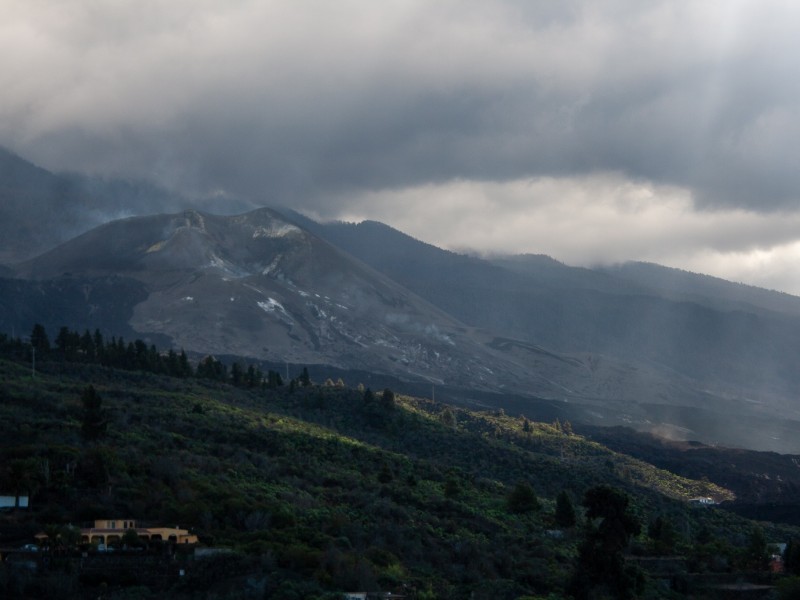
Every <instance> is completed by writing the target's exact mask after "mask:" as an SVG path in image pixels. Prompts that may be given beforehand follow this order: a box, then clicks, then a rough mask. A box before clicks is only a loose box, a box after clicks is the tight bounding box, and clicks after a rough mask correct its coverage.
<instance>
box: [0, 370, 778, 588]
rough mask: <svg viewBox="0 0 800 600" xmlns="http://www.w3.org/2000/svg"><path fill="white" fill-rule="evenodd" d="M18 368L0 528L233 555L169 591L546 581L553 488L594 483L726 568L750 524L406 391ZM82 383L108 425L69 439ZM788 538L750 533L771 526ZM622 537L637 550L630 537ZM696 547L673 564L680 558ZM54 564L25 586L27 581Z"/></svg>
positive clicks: (692, 487) (700, 490)
mask: <svg viewBox="0 0 800 600" xmlns="http://www.w3.org/2000/svg"><path fill="white" fill-rule="evenodd" d="M37 366H38V370H37V374H36V377H35V379H33V378H32V377H31V371H30V365H26V364H24V363H19V362H15V361H13V360H8V359H2V360H0V378H1V379H2V381H3V382H4V384H3V387H2V388H0V389H2V394H3V395H2V399H1V400H0V440H1V441H0V459H1V460H0V464H2V465H3V467H2V474H1V476H0V485H1V486H3V487H9V486H10V487H14V486H16V488H17V489H20V488H22V489H27V490H29V491H31V493H32V510H31V511H30V512H27V513H21V514H20V513H18V514H12V515H7V516H5V517H2V521H0V534H3V535H4V536H5V537H3V538H0V540H5V543H8V535H9V532H12V531H13V532H14V533H15V534H16V535H17V536H18V537H19V536H20V535H23V536H24V535H27V536H31V535H32V534H33V533H35V532H36V531H38V530H40V529H41V528H42V527H45V526H47V525H53V524H64V523H69V522H71V523H77V522H83V521H88V520H92V519H95V518H107V517H109V516H117V517H118V518H122V517H123V516H126V517H135V518H137V519H139V520H140V521H148V522H152V523H172V524H174V523H179V524H180V525H181V526H183V527H189V528H191V529H192V530H193V531H194V532H196V533H198V534H199V535H200V537H201V540H202V541H204V543H205V544H210V545H214V546H224V547H229V548H233V549H234V550H236V552H237V554H235V555H232V556H231V557H229V558H228V559H226V561H227V562H225V561H223V562H225V565H226V566H225V567H224V569H225V571H224V573H223V572H221V571H219V570H218V569H221V568H223V567H222V566H219V565H217V567H215V563H214V562H213V561H212V562H211V563H207V564H206V566H205V567H203V568H202V569H199V568H194V569H193V568H192V563H187V565H186V568H187V570H188V571H187V572H188V575H187V578H186V580H184V581H183V582H182V583H180V584H179V585H178V587H176V588H175V589H174V590H173V592H174V594H175V595H176V597H192V595H193V594H194V593H196V592H197V591H198V590H200V589H202V590H204V591H205V592H208V593H213V594H216V595H212V596H208V597H220V598H222V597H229V596H227V594H228V593H229V592H230V591H231V590H233V589H238V590H239V592H237V593H245V592H241V590H242V589H243V588H242V586H244V587H245V588H247V586H249V585H252V586H254V587H253V591H252V593H251V594H250V595H247V594H245V596H244V597H261V595H264V594H267V595H269V596H270V597H275V598H293V597H306V598H311V597H323V596H324V594H325V593H326V590H327V591H339V592H341V591H346V590H355V589H392V590H406V591H407V593H409V594H410V595H411V597H420V598H422V597H431V596H426V595H425V594H427V593H428V590H430V591H431V592H432V593H434V594H436V597H440V598H451V597H452V598H455V597H463V595H464V594H466V593H475V594H476V595H475V597H476V598H483V597H495V598H517V597H520V596H522V595H524V594H547V593H556V594H559V593H560V591H563V589H564V586H565V585H566V581H567V580H568V578H569V577H570V573H571V572H572V565H573V564H574V561H575V560H576V551H577V544H578V543H579V541H580V539H581V535H582V534H581V533H580V531H579V530H569V531H568V532H567V534H566V536H565V537H563V538H553V537H550V536H548V535H547V533H546V531H547V530H549V529H553V528H555V527H557V525H556V524H555V522H554V510H555V499H556V496H557V495H558V494H560V493H561V492H566V493H567V494H568V496H569V497H571V498H572V499H573V502H574V503H575V504H577V503H578V502H579V501H580V498H581V497H582V496H583V494H584V492H585V491H586V490H587V489H588V488H590V487H592V486H596V485H599V484H608V485H612V486H614V487H615V488H617V489H619V490H624V491H625V492H626V493H627V494H629V495H630V496H631V497H632V498H633V503H634V507H635V513H636V515H637V516H638V518H639V519H640V520H641V521H642V522H643V523H644V524H645V525H646V524H647V523H650V522H652V521H653V520H654V519H656V518H657V517H659V516H660V517H662V519H667V520H669V522H670V523H673V524H674V527H675V529H676V530H677V531H678V532H680V534H679V535H678V537H677V538H675V540H673V542H672V543H673V544H678V545H679V546H680V547H681V548H683V549H684V551H686V552H688V553H690V554H691V555H692V556H695V549H698V548H700V547H701V546H702V544H704V543H707V542H704V541H702V540H705V539H707V536H708V535H709V533H711V534H712V536H713V538H714V539H715V540H716V542H715V543H716V544H717V547H716V548H717V549H716V550H715V551H714V552H715V553H719V552H724V553H726V556H729V558H728V559H727V560H728V561H730V562H728V563H726V564H729V565H733V564H735V563H736V561H738V560H740V559H739V558H737V557H739V556H740V554H741V553H743V552H744V548H743V547H742V544H744V543H745V542H744V540H746V536H747V532H748V531H750V529H751V527H752V525H750V524H749V523H748V522H746V521H744V520H741V519H739V518H737V517H734V516H733V515H730V514H728V513H725V512H722V511H717V510H714V509H693V508H691V507H689V505H688V504H687V502H686V501H687V500H688V499H689V498H691V497H695V496H712V497H714V498H716V499H717V500H723V499H726V498H731V497H732V495H731V493H730V492H729V491H726V490H725V489H723V488H720V487H718V486H715V485H714V484H711V483H708V482H707V481H706V482H703V481H699V480H689V479H685V478H682V477H679V476H675V475H673V474H671V473H669V472H667V471H664V470H660V469H657V468H655V467H653V466H651V465H649V464H647V463H645V462H642V461H640V460H636V459H632V458H630V457H628V456H626V455H623V454H619V453H616V452H613V451H611V450H609V449H608V448H606V447H604V446H602V445H600V444H598V443H596V442H591V441H589V440H586V439H585V438H583V437H581V436H579V435H575V434H572V433H570V432H569V429H564V427H562V426H561V425H560V424H545V423H533V422H528V421H527V420H525V419H521V418H512V417H508V416H505V415H503V414H502V413H498V412H491V413H476V412H472V411H467V410H463V409H458V408H453V407H448V406H446V405H442V404H438V403H433V402H431V401H425V400H420V399H416V398H413V397H405V396H396V397H395V398H394V401H393V402H392V401H391V400H390V395H391V393H390V392H388V391H384V392H383V393H377V394H371V393H365V392H362V391H360V390H358V389H355V388H353V387H347V386H341V385H334V384H331V383H328V384H322V385H320V384H312V385H308V386H304V385H295V383H292V385H291V386H290V385H284V386H279V387H278V388H272V389H268V388H263V387H261V386H258V387H256V388H252V389H246V388H241V387H234V386H231V385H229V384H227V383H221V382H211V381H207V380H203V379H197V378H174V377H167V376H159V375H155V374H149V373H143V372H135V371H119V370H114V369H110V368H106V367H101V366H98V365H92V364H76V363H67V362H62V361H47V362H44V363H41V362H40V363H39V364H38V365H37ZM312 379H313V372H312ZM90 383H91V384H92V385H93V386H94V388H95V389H96V390H97V392H98V394H99V395H100V397H101V398H102V411H103V415H104V421H106V422H107V425H106V426H105V433H104V435H102V436H101V437H100V438H99V439H97V440H96V441H86V440H85V439H84V438H83V437H82V434H81V423H82V422H83V421H85V418H86V417H85V416H84V414H85V413H84V408H82V404H81V397H82V394H83V393H84V392H85V390H86V386H87V385H88V384H90ZM351 383H352V384H355V383H357V382H351ZM520 484H528V485H530V486H531V488H532V489H533V490H534V491H535V494H536V496H538V498H539V503H540V507H539V508H535V507H533V505H531V508H525V509H520V508H518V507H516V506H515V505H513V504H511V503H510V498H511V497H513V492H514V491H515V490H516V489H517V487H518V486H519V485H520ZM12 525H13V527H11V526H12ZM644 531H647V527H645V529H644ZM790 535H793V534H792V533H791V532H790V530H788V529H785V528H784V529H776V528H772V527H769V528H768V529H767V536H768V537H769V538H770V539H785V538H786V537H787V536H790ZM698 540H700V541H698ZM725 540H727V541H725ZM20 541H22V540H20ZM635 543H636V545H637V546H638V548H639V550H638V551H639V552H641V553H645V554H646V553H648V552H651V551H652V550H648V548H651V541H649V538H648V537H647V536H646V535H644V534H643V536H642V537H641V538H639V539H638V540H637V541H636V542H635ZM698 544H700V546H698ZM3 545H4V544H3ZM737 548H739V549H737ZM703 556H705V555H704V554H703V553H702V552H700V553H699V554H697V555H696V558H693V559H692V564H693V565H695V568H700V565H704V564H705V562H703V561H705V560H706V559H704V558H702V557H703ZM742 556H743V554H742ZM698 561H699V562H698ZM215 568H216V569H217V570H215ZM702 568H703V569H705V568H708V567H702ZM65 578H66V579H68V576H67V575H63V576H59V577H58V578H56V577H55V575H53V577H51V578H50V579H46V580H44V581H43V582H42V583H40V584H37V585H40V587H39V588H36V585H34V584H33V583H31V584H30V585H33V587H34V588H35V589H40V590H41V593H44V594H45V595H46V594H47V593H48V592H47V589H46V586H47V585H55V583H54V582H55V581H59V582H60V583H59V585H62V584H63V583H64V579H65ZM5 581H6V584H7V585H10V584H9V583H8V582H9V580H5ZM245 581H247V582H249V583H247V584H246V585H245V583H244V582H245ZM254 582H255V583H254ZM0 583H2V579H0ZM18 583H19V582H17V583H15V584H14V585H17V584H18ZM32 589H33V588H32ZM140 593H145V592H140ZM141 597H149V596H141ZM237 597H241V596H237Z"/></svg>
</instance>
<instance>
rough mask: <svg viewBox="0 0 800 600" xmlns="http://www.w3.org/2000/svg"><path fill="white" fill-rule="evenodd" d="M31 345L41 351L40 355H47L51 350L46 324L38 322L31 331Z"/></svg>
mask: <svg viewBox="0 0 800 600" xmlns="http://www.w3.org/2000/svg"><path fill="white" fill-rule="evenodd" d="M31 346H33V348H34V350H36V352H38V353H39V355H40V356H45V355H46V354H47V353H49V352H50V340H49V339H48V337H47V331H45V329H44V325H41V324H40V323H36V324H35V325H34V326H33V330H32V331H31Z"/></svg>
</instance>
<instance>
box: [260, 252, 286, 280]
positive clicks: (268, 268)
mask: <svg viewBox="0 0 800 600" xmlns="http://www.w3.org/2000/svg"><path fill="white" fill-rule="evenodd" d="M282 257H283V254H278V256H276V257H275V258H273V259H272V262H271V263H269V264H268V265H267V266H266V267H264V270H263V271H261V274H262V275H269V274H270V273H272V271H274V270H275V267H277V266H278V263H279V262H280V260H281V258H282Z"/></svg>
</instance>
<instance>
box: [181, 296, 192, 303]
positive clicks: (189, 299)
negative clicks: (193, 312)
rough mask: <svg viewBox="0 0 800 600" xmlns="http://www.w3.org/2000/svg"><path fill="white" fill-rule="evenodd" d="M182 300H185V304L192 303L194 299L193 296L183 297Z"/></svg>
mask: <svg viewBox="0 0 800 600" xmlns="http://www.w3.org/2000/svg"><path fill="white" fill-rule="evenodd" d="M183 300H186V302H194V297H193V296H184V297H183Z"/></svg>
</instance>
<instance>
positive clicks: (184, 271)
mask: <svg viewBox="0 0 800 600" xmlns="http://www.w3.org/2000/svg"><path fill="white" fill-rule="evenodd" d="M17 274H18V276H19V277H22V278H26V279H30V280H53V279H59V278H60V279H64V278H72V279H76V278H77V279H80V280H81V281H83V280H91V279H92V278H107V277H108V276H109V275H112V274H113V275H115V276H118V277H120V278H123V279H125V280H131V279H132V280H136V281H138V282H140V283H142V284H143V285H144V286H145V289H146V291H147V297H146V299H144V300H143V301H141V302H139V303H137V304H136V305H135V307H134V309H133V314H132V317H131V319H130V321H129V325H130V327H131V328H132V329H133V330H134V331H136V332H137V333H138V334H140V335H142V336H148V335H149V336H156V335H158V336H159V338H160V337H161V336H167V337H168V338H170V339H171V340H172V343H173V344H174V345H175V346H178V347H184V348H186V349H188V350H193V351H196V352H204V353H205V352H207V353H214V354H234V355H239V356H250V357H256V358H261V359H265V360H275V361H290V362H305V363H325V364H330V365H334V366H341V367H343V368H350V369H355V368H359V369H368V370H375V371H379V372H384V373H391V374H395V375H400V376H403V377H407V378H412V379H427V380H431V381H446V382H449V383H461V384H464V383H467V382H468V383H469V385H472V386H475V387H479V388H484V389H504V388H509V387H510V388H511V389H517V390H521V389H524V390H526V391H529V392H532V393H540V394H545V395H553V394H556V393H561V392H562V391H563V390H562V388H561V386H560V385H558V384H554V383H553V382H552V381H551V380H550V379H549V378H543V377H542V376H541V375H540V374H539V373H538V372H537V371H536V370H535V369H530V366H531V361H530V360H520V359H519V357H517V356H514V354H513V353H510V352H506V351H505V350H504V349H503V348H500V347H499V346H498V345H497V343H494V344H493V343H492V341H493V338H492V336H489V335H488V334H483V333H481V332H477V331H473V330H471V329H469V328H467V327H465V326H463V325H462V324H460V323H459V322H457V321H456V320H454V319H452V318H451V317H449V316H448V315H446V314H445V313H443V312H442V311H441V310H439V309H437V308H435V307H433V306H432V305H431V304H429V303H428V302H427V301H425V300H422V299H421V298H419V297H418V296H416V295H415V294H413V293H411V292H409V291H408V290H406V289H405V288H403V287H402V286H400V285H398V284H397V283H395V282H393V281H392V280H390V279H388V278H386V277H385V276H383V275H380V274H379V273H377V272H375V271H374V270H372V269H371V268H370V267H368V266H366V265H365V264H363V263H361V262H360V261H358V260H355V259H353V258H352V257H351V256H349V255H348V254H346V253H344V252H342V251H341V250H338V249H337V248H335V247H333V246H331V245H330V244H328V243H327V242H325V241H323V240H321V239H320V238H318V237H316V236H315V235H313V234H311V233H309V232H308V231H305V230H304V229H302V228H300V227H298V226H297V225H294V224H293V223H291V222H290V221H288V220H286V219H285V218H284V217H282V216H281V215H279V214H278V213H276V212H274V211H272V210H269V209H259V210H257V211H253V212H250V213H247V214H245V215H239V216H235V217H225V216H213V215H208V214H203V213H200V212H196V211H187V212H183V213H179V214H173V215H158V216H150V217H137V218H130V219H125V220H121V221H115V222H112V223H109V224H106V225H103V226H101V227H98V228H96V229H94V230H92V231H90V232H87V233H86V234H83V235H81V236H79V237H78V238H75V239H74V240H72V241H71V242H68V243H66V244H63V245H62V246H59V247H58V248H56V249H55V250H53V251H51V252H48V253H46V254H44V255H42V256H40V257H38V258H36V259H33V260H31V261H28V262H26V263H24V264H23V265H21V266H20V267H19V269H18V272H17ZM538 360H539V361H544V362H546V363H554V364H557V365H558V366H557V370H560V371H563V370H564V369H567V370H574V371H582V370H584V366H583V365H582V364H581V363H580V361H577V360H573V361H572V362H570V361H569V360H565V359H563V358H562V357H554V356H550V355H547V354H546V353H543V354H542V355H541V356H540V357H539V358H538ZM548 370H549V371H551V375H552V372H554V371H553V369H548ZM571 378H572V379H574V378H575V376H574V375H572V376H571Z"/></svg>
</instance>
